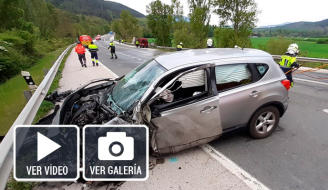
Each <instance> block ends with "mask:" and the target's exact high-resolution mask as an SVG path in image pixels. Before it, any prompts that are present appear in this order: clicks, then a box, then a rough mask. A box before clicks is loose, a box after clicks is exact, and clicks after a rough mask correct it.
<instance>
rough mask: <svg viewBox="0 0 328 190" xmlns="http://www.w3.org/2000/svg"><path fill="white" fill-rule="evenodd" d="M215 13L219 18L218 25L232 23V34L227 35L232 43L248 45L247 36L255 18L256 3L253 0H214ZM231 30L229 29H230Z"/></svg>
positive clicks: (249, 44)
mask: <svg viewBox="0 0 328 190" xmlns="http://www.w3.org/2000/svg"><path fill="white" fill-rule="evenodd" d="M213 5H214V7H215V13H217V14H218V15H219V16H220V18H221V22H220V26H221V27H223V26H226V25H227V24H229V23H231V24H232V29H233V31H232V32H233V35H229V37H230V40H231V41H232V43H233V44H234V45H238V46H241V47H250V46H251V42H250V39H249V36H250V35H251V32H252V29H253V28H254V27H255V22H256V20H257V18H256V17H257V5H256V3H255V1H254V0H214V2H213ZM230 32H231V31H230Z"/></svg>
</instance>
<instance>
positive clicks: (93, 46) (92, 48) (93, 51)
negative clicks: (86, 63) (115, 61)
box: [88, 41, 99, 66]
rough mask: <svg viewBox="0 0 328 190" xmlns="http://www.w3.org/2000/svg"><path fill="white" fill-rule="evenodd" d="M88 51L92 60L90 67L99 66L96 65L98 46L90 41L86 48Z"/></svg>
mask: <svg viewBox="0 0 328 190" xmlns="http://www.w3.org/2000/svg"><path fill="white" fill-rule="evenodd" d="M88 49H89V51H90V53H91V60H92V65H93V66H95V65H97V66H99V64H98V54H97V51H98V46H97V45H96V44H94V43H93V41H91V44H90V45H89V46H88Z"/></svg>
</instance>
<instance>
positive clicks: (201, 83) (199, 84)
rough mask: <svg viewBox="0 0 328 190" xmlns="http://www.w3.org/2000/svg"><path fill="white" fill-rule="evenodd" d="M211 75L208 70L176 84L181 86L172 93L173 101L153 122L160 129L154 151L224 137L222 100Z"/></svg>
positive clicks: (193, 73)
mask: <svg viewBox="0 0 328 190" xmlns="http://www.w3.org/2000/svg"><path fill="white" fill-rule="evenodd" d="M210 73H211V72H210V68H207V69H202V70H197V71H194V72H190V73H187V74H185V75H182V76H181V77H180V78H178V79H177V82H174V83H175V84H176V83H178V82H181V86H180V87H179V88H178V89H175V91H174V93H173V94H174V101H173V102H170V103H167V104H164V105H163V104H161V105H160V106H159V107H160V108H157V110H158V113H159V114H158V116H157V117H154V118H152V119H151V122H152V124H153V125H155V126H156V128H157V129H156V132H155V144H156V148H155V149H156V150H157V151H158V152H159V153H173V152H178V151H180V150H183V149H186V148H189V147H193V146H196V145H199V144H204V143H206V142H209V141H211V140H213V139H215V138H217V137H218V136H219V135H220V134H221V133H222V128H221V119H220V108H219V97H218V96H217V94H216V90H215V91H213V88H212V86H214V87H215V84H213V85H212V84H211V83H213V80H211V79H210V78H211V77H210V76H211V74H210ZM154 108H156V106H153V109H154ZM153 148H154V147H153Z"/></svg>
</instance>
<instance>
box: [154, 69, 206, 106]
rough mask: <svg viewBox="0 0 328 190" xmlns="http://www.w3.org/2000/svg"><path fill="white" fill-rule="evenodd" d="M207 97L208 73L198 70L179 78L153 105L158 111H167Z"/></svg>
mask: <svg viewBox="0 0 328 190" xmlns="http://www.w3.org/2000/svg"><path fill="white" fill-rule="evenodd" d="M163 85H164V84H163ZM160 88H161V87H159V89H160ZM207 95H208V86H207V74H206V71H205V70H204V69H202V70H197V71H193V72H190V73H187V74H185V75H183V76H181V77H180V78H178V79H177V80H176V81H175V82H174V83H173V84H171V85H170V86H169V87H168V88H167V89H166V90H164V91H163V92H162V93H161V94H160V96H159V99H158V100H156V101H155V102H154V103H153V104H152V107H154V108H156V109H158V110H166V109H169V108H174V107H179V106H183V105H186V104H190V103H192V102H195V101H198V100H200V99H203V98H205V97H207Z"/></svg>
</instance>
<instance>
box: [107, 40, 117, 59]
mask: <svg viewBox="0 0 328 190" xmlns="http://www.w3.org/2000/svg"><path fill="white" fill-rule="evenodd" d="M108 49H110V53H111V55H112V57H111V59H113V58H114V55H115V59H117V55H116V53H115V44H114V41H111V42H110V43H109V46H108Z"/></svg>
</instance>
